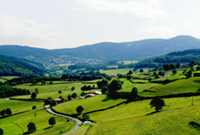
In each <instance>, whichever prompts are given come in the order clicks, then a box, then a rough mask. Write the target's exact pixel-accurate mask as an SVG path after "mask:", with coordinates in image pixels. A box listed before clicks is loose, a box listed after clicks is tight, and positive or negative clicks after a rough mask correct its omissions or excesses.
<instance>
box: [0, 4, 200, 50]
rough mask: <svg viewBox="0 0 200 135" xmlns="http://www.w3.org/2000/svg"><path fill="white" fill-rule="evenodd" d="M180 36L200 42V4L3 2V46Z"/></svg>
mask: <svg viewBox="0 0 200 135" xmlns="http://www.w3.org/2000/svg"><path fill="white" fill-rule="evenodd" d="M177 35H191V36H194V37H197V38H200V2H199V0H0V45H3V44H18V45H27V46H32V47H40V48H49V49H53V48H72V47H77V46H81V45H87V44H93V43H98V42H102V41H112V42H124V41H135V40H141V39H146V38H170V37H174V36H177Z"/></svg>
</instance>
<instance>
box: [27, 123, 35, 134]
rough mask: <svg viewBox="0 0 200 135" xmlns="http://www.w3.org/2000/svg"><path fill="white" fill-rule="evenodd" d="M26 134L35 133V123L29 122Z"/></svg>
mask: <svg viewBox="0 0 200 135" xmlns="http://www.w3.org/2000/svg"><path fill="white" fill-rule="evenodd" d="M27 127H28V132H35V131H36V126H35V123H33V122H30V123H29V124H28V125H27Z"/></svg>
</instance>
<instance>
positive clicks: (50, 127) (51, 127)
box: [43, 126, 53, 130]
mask: <svg viewBox="0 0 200 135" xmlns="http://www.w3.org/2000/svg"><path fill="white" fill-rule="evenodd" d="M52 127H53V126H49V127H47V128H44V129H43V130H47V129H50V128H52Z"/></svg>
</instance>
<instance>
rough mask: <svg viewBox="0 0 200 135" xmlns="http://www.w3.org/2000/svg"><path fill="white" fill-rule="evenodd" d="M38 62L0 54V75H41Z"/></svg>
mask: <svg viewBox="0 0 200 135" xmlns="http://www.w3.org/2000/svg"><path fill="white" fill-rule="evenodd" d="M42 75H43V68H42V67H41V65H40V64H38V65H36V63H31V62H29V61H27V60H21V59H18V58H14V57H8V56H4V55H0V76H26V77H30V76H42Z"/></svg>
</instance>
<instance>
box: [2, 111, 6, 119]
mask: <svg viewBox="0 0 200 135" xmlns="http://www.w3.org/2000/svg"><path fill="white" fill-rule="evenodd" d="M5 114H6V110H5V109H3V110H2V111H1V115H2V116H3V117H4V116H5Z"/></svg>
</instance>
